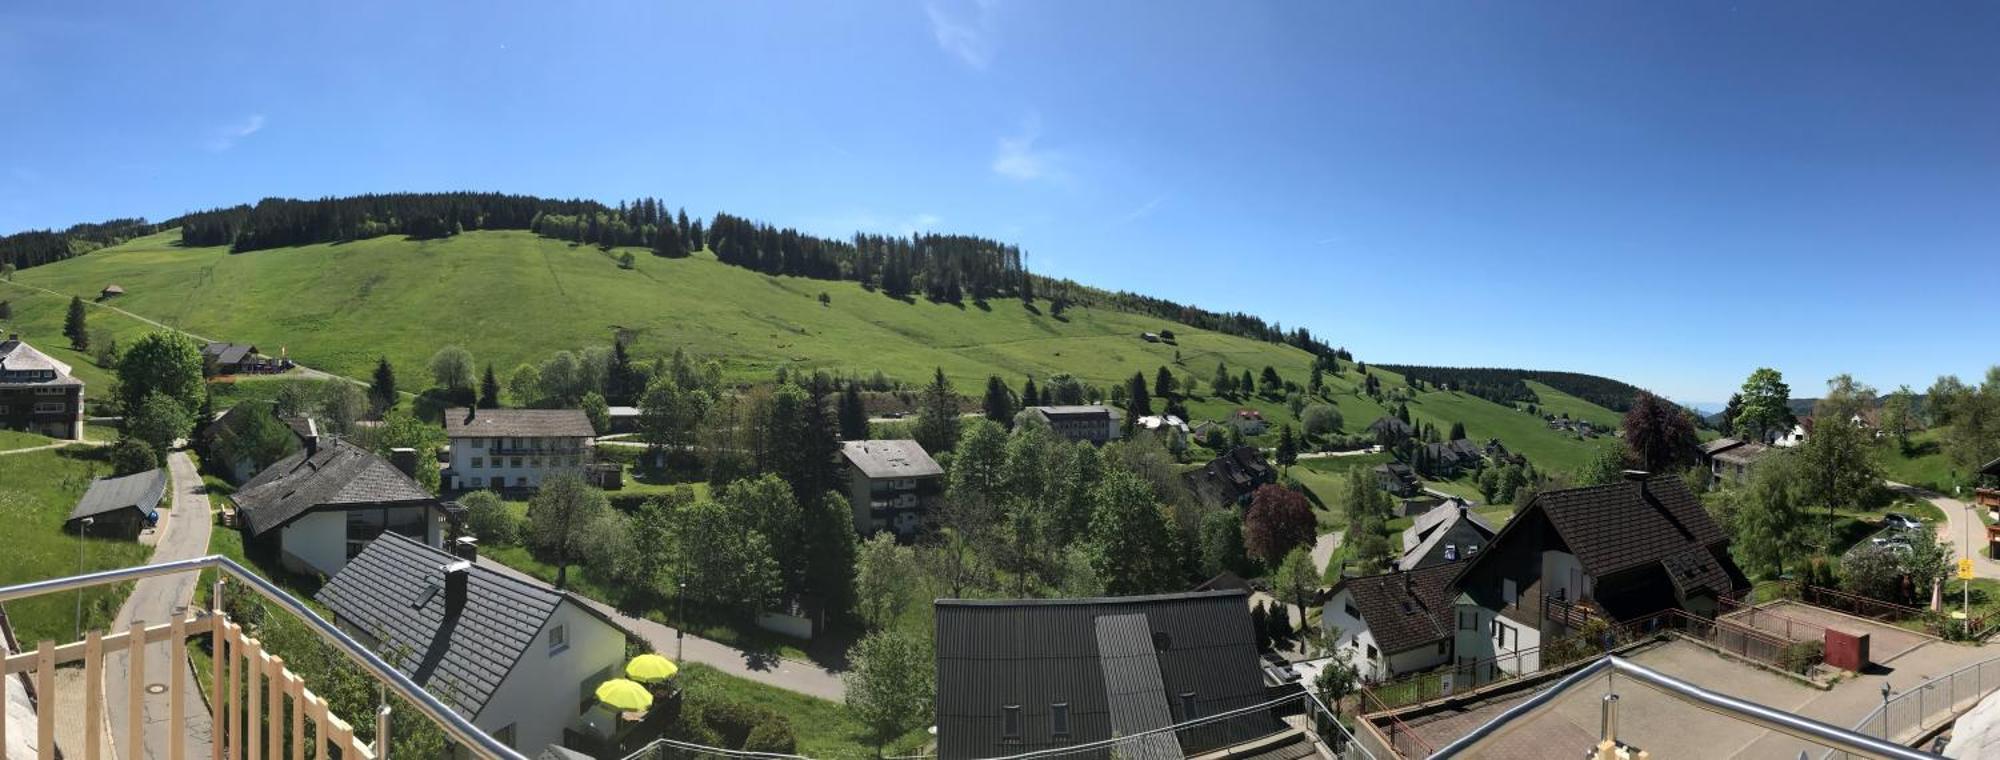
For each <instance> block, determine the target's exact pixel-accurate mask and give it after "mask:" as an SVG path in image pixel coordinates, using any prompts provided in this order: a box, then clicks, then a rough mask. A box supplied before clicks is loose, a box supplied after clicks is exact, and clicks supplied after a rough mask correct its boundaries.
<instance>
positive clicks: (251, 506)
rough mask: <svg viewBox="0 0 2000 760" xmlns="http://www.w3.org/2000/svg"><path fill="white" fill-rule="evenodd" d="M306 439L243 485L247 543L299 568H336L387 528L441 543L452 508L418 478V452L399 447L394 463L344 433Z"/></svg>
mask: <svg viewBox="0 0 2000 760" xmlns="http://www.w3.org/2000/svg"><path fill="white" fill-rule="evenodd" d="M304 444H305V445H304V447H303V448H302V449H300V450H299V451H298V452H297V453H295V454H292V455H291V456H288V457H285V458H284V459H280V460H278V462H277V463H276V464H273V465H271V466H270V467H266V468H264V471H263V472H260V473H257V477H254V478H251V479H250V482H248V483H245V484H243V487H242V488H240V489H237V491H236V496H235V500H236V508H237V515H238V518H237V519H238V521H239V522H240V523H241V526H242V528H243V536H244V542H245V544H247V546H246V548H254V549H255V550H258V551H264V552H270V553H272V554H274V555H275V556H276V557H277V558H278V560H279V561H280V562H281V563H282V564H283V565H284V566H285V567H286V568H287V569H290V570H292V571H294V572H311V573H320V574H324V575H333V574H334V573H338V572H340V569H341V568H342V567H344V566H346V565H347V561H348V560H349V559H352V558H354V557H355V556H356V555H358V554H360V553H361V550H362V549H364V548H366V547H367V546H368V542H370V541H373V540H375V538H376V537H377V536H380V535H382V534H384V533H396V534H400V535H404V536H408V537H410V538H413V539H416V540H418V541H421V542H423V543H424V545H426V546H440V545H442V543H443V542H444V534H445V531H446V520H447V512H446V508H445V505H444V504H443V503H442V502H439V501H438V499H437V497H435V496H432V495H431V493H430V492H429V491H426V490H424V487H423V486H421V485H418V484H417V482H416V481H415V480H414V479H412V473H414V472H415V471H416V467H417V466H418V462H417V452H416V451H414V450H412V449H397V450H396V451H395V454H396V458H397V461H396V463H395V464H390V462H389V461H388V460H385V459H383V458H382V457H379V456H376V455H375V453H374V452H371V451H368V450H367V449H363V448H361V447H359V446H356V445H354V444H351V443H348V442H347V441H344V440H341V439H339V438H327V439H321V438H320V437H318V436H308V437H307V438H306V439H305V441H304Z"/></svg>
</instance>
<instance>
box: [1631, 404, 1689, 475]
mask: <svg viewBox="0 0 2000 760" xmlns="http://www.w3.org/2000/svg"><path fill="white" fill-rule="evenodd" d="M1700 445H1701V438H1700V437H1698V436H1697V435H1696V434H1695V431H1694V422H1693V421H1692V420H1690V419H1688V414H1687V411H1686V410H1683V409H1681V408H1680V406H1679V405H1677V404H1675V403H1674V402H1671V401H1668V400H1666V399H1663V398H1660V397H1659V396H1655V395H1653V394H1651V393H1647V392H1645V391H1639V395H1638V396H1637V397H1634V398H1633V399H1632V408H1631V410H1629V411H1627V412H1625V448H1626V450H1627V451H1630V452H1631V454H1632V455H1631V456H1630V457H1629V459H1630V460H1631V461H1632V462H1633V463H1634V464H1637V465H1638V466H1639V467H1640V468H1642V469H1644V470H1646V471H1648V472H1651V473H1653V474H1655V475H1660V474H1665V473H1669V472H1673V471H1674V470H1675V469H1677V468H1680V467H1685V466H1687V465H1690V464H1693V463H1694V458H1695V451H1696V448H1697V447H1699V446H1700Z"/></svg>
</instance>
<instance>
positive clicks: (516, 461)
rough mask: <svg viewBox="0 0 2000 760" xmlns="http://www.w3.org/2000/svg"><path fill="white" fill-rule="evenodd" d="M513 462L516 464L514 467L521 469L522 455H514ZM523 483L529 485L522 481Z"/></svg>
mask: <svg viewBox="0 0 2000 760" xmlns="http://www.w3.org/2000/svg"><path fill="white" fill-rule="evenodd" d="M513 464H514V469H517V470H518V469H520V468H521V458H520V457H514V459H513ZM521 485H527V483H522V484H521Z"/></svg>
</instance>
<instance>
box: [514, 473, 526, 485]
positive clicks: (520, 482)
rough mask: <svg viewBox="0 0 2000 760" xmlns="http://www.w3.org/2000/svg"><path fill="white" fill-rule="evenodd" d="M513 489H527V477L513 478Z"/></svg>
mask: <svg viewBox="0 0 2000 760" xmlns="http://www.w3.org/2000/svg"><path fill="white" fill-rule="evenodd" d="M514 487H515V488H527V487H528V477H527V476H526V475H523V476H521V477H518V478H515V479H514Z"/></svg>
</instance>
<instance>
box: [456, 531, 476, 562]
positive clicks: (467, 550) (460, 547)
mask: <svg viewBox="0 0 2000 760" xmlns="http://www.w3.org/2000/svg"><path fill="white" fill-rule="evenodd" d="M451 553H452V556H455V557H457V558H459V559H462V560H465V561H467V562H477V561H479V539H477V538H474V537H472V536H459V537H458V540H457V541H453V542H451Z"/></svg>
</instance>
